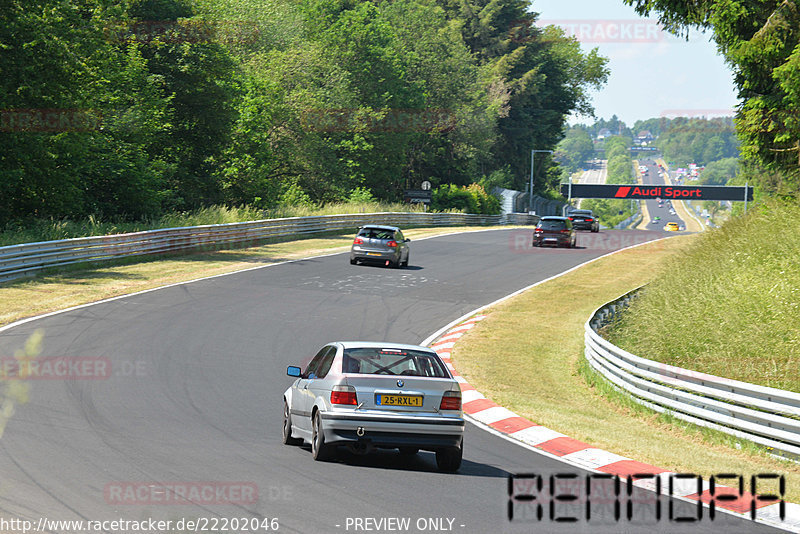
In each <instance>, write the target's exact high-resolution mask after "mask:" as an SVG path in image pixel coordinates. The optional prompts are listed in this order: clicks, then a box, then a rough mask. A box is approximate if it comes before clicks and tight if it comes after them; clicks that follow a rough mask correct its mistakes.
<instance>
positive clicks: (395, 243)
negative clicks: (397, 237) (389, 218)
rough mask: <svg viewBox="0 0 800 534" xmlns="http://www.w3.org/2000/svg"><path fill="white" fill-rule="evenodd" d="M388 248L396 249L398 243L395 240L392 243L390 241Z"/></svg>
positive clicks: (387, 244)
mask: <svg viewBox="0 0 800 534" xmlns="http://www.w3.org/2000/svg"><path fill="white" fill-rule="evenodd" d="M386 246H387V247H391V248H394V247H396V246H397V241H394V240H392V241H389V242H388V243H386Z"/></svg>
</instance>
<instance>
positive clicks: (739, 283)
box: [608, 203, 800, 392]
mask: <svg viewBox="0 0 800 534" xmlns="http://www.w3.org/2000/svg"><path fill="white" fill-rule="evenodd" d="M608 335H609V339H610V340H611V341H612V342H613V343H615V344H617V345H618V346H620V347H622V348H624V349H625V350H627V351H629V352H632V353H633V354H638V355H641V356H645V357H647V358H649V359H652V360H656V361H660V362H664V363H669V364H672V365H677V366H679V367H685V368H689V369H695V370H700V371H703V372H706V373H710V374H712V375H717V376H723V377H727V378H732V379H736V380H741V381H744V382H750V383H754V384H759V385H763V386H771V387H775V388H780V389H787V390H790V391H796V392H800V365H798V362H800V208H798V207H797V206H791V205H786V204H777V203H771V204H767V205H762V206H760V207H759V208H758V209H756V210H751V211H750V213H749V214H748V215H747V216H746V217H737V218H735V219H732V220H730V221H729V222H728V223H726V224H725V225H723V226H722V227H721V228H719V229H717V230H713V231H709V232H705V233H703V234H702V235H701V236H698V239H697V241H696V242H695V244H694V245H693V246H692V247H690V248H688V249H686V250H685V251H684V253H682V254H681V255H680V256H678V257H673V258H671V259H669V260H668V262H667V263H666V266H665V270H664V272H663V274H661V275H660V276H658V277H656V278H655V279H654V280H653V282H652V283H651V284H650V285H648V287H647V289H646V291H645V292H644V293H643V294H642V296H641V297H640V298H639V299H636V301H635V302H634V303H633V304H632V306H631V308H630V313H626V314H624V315H623V316H622V318H621V320H620V321H618V322H617V323H615V324H614V325H613V327H612V328H610V329H609V334H608Z"/></svg>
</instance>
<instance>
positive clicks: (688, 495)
mask: <svg viewBox="0 0 800 534" xmlns="http://www.w3.org/2000/svg"><path fill="white" fill-rule="evenodd" d="M485 318H486V315H474V316H472V317H470V318H468V319H466V320H465V321H463V322H460V323H458V324H456V325H455V326H453V327H452V328H450V329H448V330H446V331H445V332H444V333H443V334H441V335H440V336H438V337H437V338H435V340H434V341H433V342H432V343H430V344H429V346H430V347H431V348H432V349H433V350H434V351H436V353H437V354H439V356H440V357H441V358H442V360H443V361H444V362H445V363H446V364H447V367H448V368H449V369H450V370H451V372H452V373H453V376H454V377H455V379H456V380H457V381H458V382H459V385H460V386H461V392H462V402H463V408H464V414H465V415H466V416H467V418H468V419H470V420H471V421H472V422H473V423H475V424H476V425H478V426H481V427H483V428H485V429H491V431H494V432H495V433H499V434H500V435H502V436H505V437H507V438H510V439H513V440H516V441H517V442H521V443H524V444H526V445H529V446H531V447H533V448H535V449H536V450H539V451H543V452H545V453H547V454H548V455H552V456H555V457H559V458H560V459H561V460H563V461H565V462H567V463H569V464H571V465H574V466H577V467H580V468H582V469H587V470H590V471H595V472H598V473H607V474H611V475H618V476H619V477H620V478H626V477H628V476H629V475H642V474H649V475H656V476H658V477H659V478H660V479H661V487H664V485H665V484H666V483H668V480H669V476H670V475H673V474H675V473H673V472H671V471H668V470H666V469H662V468H660V467H657V466H654V465H649V464H645V463H642V462H638V461H636V460H633V459H631V458H626V457H624V456H620V455H618V454H614V453H612V452H608V451H604V450H602V449H597V448H594V447H592V446H591V445H589V444H587V443H583V442H582V441H578V440H576V439H573V438H571V437H569V436H566V435H564V434H561V433H560V432H556V431H555V430H551V429H549V428H547V427H544V426H541V425H538V424H536V423H534V422H533V421H530V420H528V419H526V418H524V417H520V416H519V415H517V414H515V413H514V412H512V411H511V410H508V409H507V408H503V407H502V406H500V405H498V404H496V403H495V402H493V401H491V400H490V399H487V398H486V397H485V396H484V395H483V394H481V393H480V392H478V391H477V390H476V389H475V388H474V387H473V386H471V385H470V384H469V382H467V381H466V379H465V378H464V377H463V376H461V375H460V374H459V373H458V371H457V370H456V369H455V367H454V366H453V363H452V361H451V360H450V353H451V351H452V349H453V347H454V346H455V344H456V342H457V340H458V339H459V338H460V337H461V336H463V335H464V334H465V333H466V332H468V331H469V330H470V329H472V328H474V327H475V326H476V325H477V324H478V323H479V322H480V321H482V320H483V319H485ZM686 482H687V483H686V484H676V487H675V488H674V490H673V493H672V495H673V496H675V497H677V498H679V499H681V500H688V501H694V502H697V501H698V500H700V501H702V502H703V503H704V504H705V505H706V506H708V503H709V502H710V501H711V500H712V498H713V496H712V495H711V492H710V488H709V487H708V484H707V481H704V482H703V491H702V492H701V493H699V494H698V493H697V486H696V483H694V481H689V480H687V481H686ZM689 482H691V483H689ZM633 484H634V485H635V486H638V487H641V488H644V489H648V490H651V491H655V487H656V485H655V480H654V479H653V478H649V479H642V480H636V481H634V482H633ZM716 492H717V495H721V494H730V495H735V494H737V493H738V490H737V489H736V488H732V487H728V486H721V485H716ZM752 500H753V495H752V494H751V493H748V492H746V491H745V492H744V493H743V494H742V495H741V496H740V497H739V498H738V499H736V500H731V501H722V502H720V501H718V500H717V501H716V502H715V506H716V507H717V508H721V509H723V510H724V511H726V512H727V513H730V514H733V515H737V516H740V517H744V518H748V517H749V516H750V503H751V502H752ZM758 504H759V505H757V508H758V517H757V518H756V521H757V522H758V523H763V524H766V525H769V526H772V527H777V528H780V529H783V530H786V531H789V532H798V533H800V504H794V503H785V507H786V508H785V514H786V515H785V520H784V521H781V520H780V506H781V504H780V503H775V504H770V503H769V502H759V503H758Z"/></svg>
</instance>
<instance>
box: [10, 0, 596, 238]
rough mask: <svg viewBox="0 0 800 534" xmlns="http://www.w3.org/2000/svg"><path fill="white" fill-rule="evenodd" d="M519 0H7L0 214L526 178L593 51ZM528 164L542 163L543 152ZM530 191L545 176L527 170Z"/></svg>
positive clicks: (191, 204)
mask: <svg viewBox="0 0 800 534" xmlns="http://www.w3.org/2000/svg"><path fill="white" fill-rule="evenodd" d="M529 7H530V4H529V2H528V1H523V0H516V1H513V2H504V3H497V2H494V1H487V0H393V1H386V2H359V1H355V0H126V1H124V2H122V3H111V2H108V1H107V0H6V1H5V2H4V4H3V8H2V9H0V137H2V140H3V142H2V143H0V198H2V202H0V226H5V225H7V224H9V223H11V222H14V221H26V220H30V219H35V218H39V219H45V220H47V219H50V218H54V219H57V220H60V219H63V218H73V219H82V218H86V217H88V216H90V215H91V216H93V217H95V218H98V219H103V220H115V221H126V220H127V221H136V220H144V219H147V218H153V217H158V216H159V215H160V214H162V213H165V212H168V211H172V210H196V209H200V208H203V207H205V206H210V205H216V204H222V205H228V206H234V205H244V204H246V205H251V206H253V207H254V208H256V209H270V208H274V207H275V206H277V205H279V204H287V203H293V202H296V203H299V204H304V203H305V204H309V203H311V204H318V203H328V202H336V201H341V200H346V199H349V198H351V197H352V196H353V195H356V196H357V197H358V196H364V195H368V196H370V197H374V198H377V199H380V200H387V201H393V200H399V199H400V198H401V197H402V192H403V190H404V189H406V188H415V187H418V186H419V184H420V183H421V182H422V181H423V180H430V181H431V182H433V184H434V186H435V187H437V186H439V185H450V184H452V185H455V186H459V187H461V186H468V185H469V184H471V183H473V182H476V181H479V180H480V179H481V177H491V176H494V177H495V178H497V177H498V176H500V175H498V174H497V173H498V172H500V173H501V174H503V176H504V182H505V183H507V185H508V186H512V187H516V188H519V189H522V188H523V187H524V184H525V183H526V181H527V175H528V171H529V168H528V161H529V160H528V157H529V150H530V149H531V148H539V149H552V148H553V147H554V146H555V144H556V143H557V142H558V141H559V140H560V138H561V136H562V135H563V127H564V120H565V117H566V116H567V115H568V114H569V113H570V112H572V111H578V112H584V113H585V112H591V106H590V104H589V99H588V91H589V89H590V88H593V87H599V86H600V85H601V84H602V83H604V82H605V79H606V77H607V75H608V72H607V70H606V67H605V63H606V60H605V59H604V58H601V57H599V56H598V55H597V53H596V51H591V52H588V53H584V52H582V51H581V49H580V46H579V43H578V42H577V40H575V39H573V38H568V37H566V36H565V35H564V33H563V32H562V31H561V30H560V29H558V28H557V27H552V26H551V27H546V28H539V27H537V26H536V25H535V24H534V23H535V21H536V19H537V17H538V14H536V13H533V12H529V11H528V8H529ZM543 159H544V158H543ZM543 168H544V169H545V170H544V172H543V173H542V174H544V175H545V176H543V177H539V178H537V181H536V183H537V189H539V190H541V191H546V190H547V189H554V188H555V184H556V183H557V182H558V172H557V171H554V170H553V164H552V163H546V164H545V165H543Z"/></svg>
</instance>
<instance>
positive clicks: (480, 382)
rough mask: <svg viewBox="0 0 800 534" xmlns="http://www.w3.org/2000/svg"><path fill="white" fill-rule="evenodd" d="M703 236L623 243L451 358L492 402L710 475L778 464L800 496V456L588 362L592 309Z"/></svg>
mask: <svg viewBox="0 0 800 534" xmlns="http://www.w3.org/2000/svg"><path fill="white" fill-rule="evenodd" d="M697 239H701V237H700V236H697V235H691V236H690V235H683V236H675V237H671V238H669V239H666V240H662V241H659V242H656V243H651V244H647V245H643V246H640V247H637V248H634V249H630V250H625V251H622V252H619V253H616V254H613V255H610V256H607V257H605V258H602V259H600V260H598V261H595V262H593V263H591V264H589V265H586V266H584V267H582V268H580V269H577V270H575V271H573V272H571V273H568V274H566V275H563V276H561V277H559V278H557V279H555V280H552V281H550V282H548V283H546V284H542V285H539V286H536V287H534V288H532V289H530V290H528V291H526V292H525V293H522V294H520V295H518V296H516V297H514V298H513V299H509V300H508V301H505V302H503V303H501V304H498V305H496V306H494V307H492V308H491V309H490V310H488V317H487V318H486V319H484V320H483V321H481V322H480V323H479V324H478V326H476V327H475V328H473V329H472V330H470V331H469V332H468V333H467V334H466V335H465V336H464V337H462V338H461V340H460V341H459V342H458V344H457V345H456V346H455V349H454V351H453V353H452V358H453V363H454V365H455V367H456V368H457V369H458V370H459V372H460V373H461V374H462V375H464V377H465V378H466V379H467V380H468V381H469V382H470V384H472V385H473V386H475V387H476V388H477V389H478V391H480V392H481V393H483V394H484V395H486V396H487V397H488V398H490V399H492V400H493V401H494V402H497V403H498V404H500V405H501V406H504V407H506V408H508V409H510V410H512V411H514V412H516V413H517V414H519V415H521V416H523V417H526V418H528V419H530V420H531V421H533V422H535V423H537V424H541V425H544V426H546V427H548V428H551V429H553V430H556V431H558V432H562V433H564V434H566V435H568V436H571V437H573V438H575V439H578V440H581V441H584V442H586V443H589V444H590V445H592V446H593V447H598V448H601V449H604V450H608V451H611V452H614V453H617V454H620V455H622V456H626V457H629V458H633V459H635V460H638V461H641V462H645V463H649V464H652V465H656V466H659V467H662V468H664V469H667V470H670V471H675V472H679V473H696V474H700V475H702V476H704V477H708V476H711V475H713V474H718V473H740V474H742V475H745V476H750V475H753V474H759V473H780V474H783V475H785V476H786V480H787V497H788V498H789V499H790V500H792V501H794V502H798V501H800V465H797V464H794V463H790V462H786V461H783V460H779V459H776V458H773V457H771V456H769V455H767V454H766V452H765V451H763V450H762V449H760V448H757V447H755V446H752V445H751V444H749V443H747V442H744V441H741V440H735V439H733V438H731V437H729V436H727V435H724V434H721V433H719V432H714V431H709V430H707V429H700V428H698V427H695V426H693V425H687V424H686V423H683V422H680V421H677V420H674V418H672V417H671V416H669V415H662V414H657V413H656V412H653V411H651V410H649V409H647V408H645V407H643V406H640V405H639V404H636V403H635V402H633V401H632V400H631V399H629V398H627V397H626V396H625V395H622V394H620V393H617V392H616V391H614V390H613V388H612V387H611V386H610V385H609V384H608V383H606V382H605V380H601V379H599V377H597V376H596V375H595V374H594V372H593V371H591V369H588V368H587V366H586V365H585V364H584V363H583V362H584V358H583V326H584V323H585V322H586V320H587V319H588V318H589V316H590V315H591V313H592V312H593V311H594V310H595V309H596V308H598V307H600V306H601V305H603V304H605V303H606V302H609V301H611V300H613V299H615V298H616V297H618V296H620V295H622V294H624V293H626V292H628V291H630V290H632V289H634V288H636V287H638V286H640V285H642V284H645V283H647V282H650V281H651V280H652V279H654V278H656V277H658V276H659V273H660V272H663V270H664V269H665V265H667V266H668V265H670V258H672V259H677V258H682V257H684V256H685V255H686V254H687V253H688V251H690V250H692V249H693V242H694V240H697ZM667 268H668V267H667Z"/></svg>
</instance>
